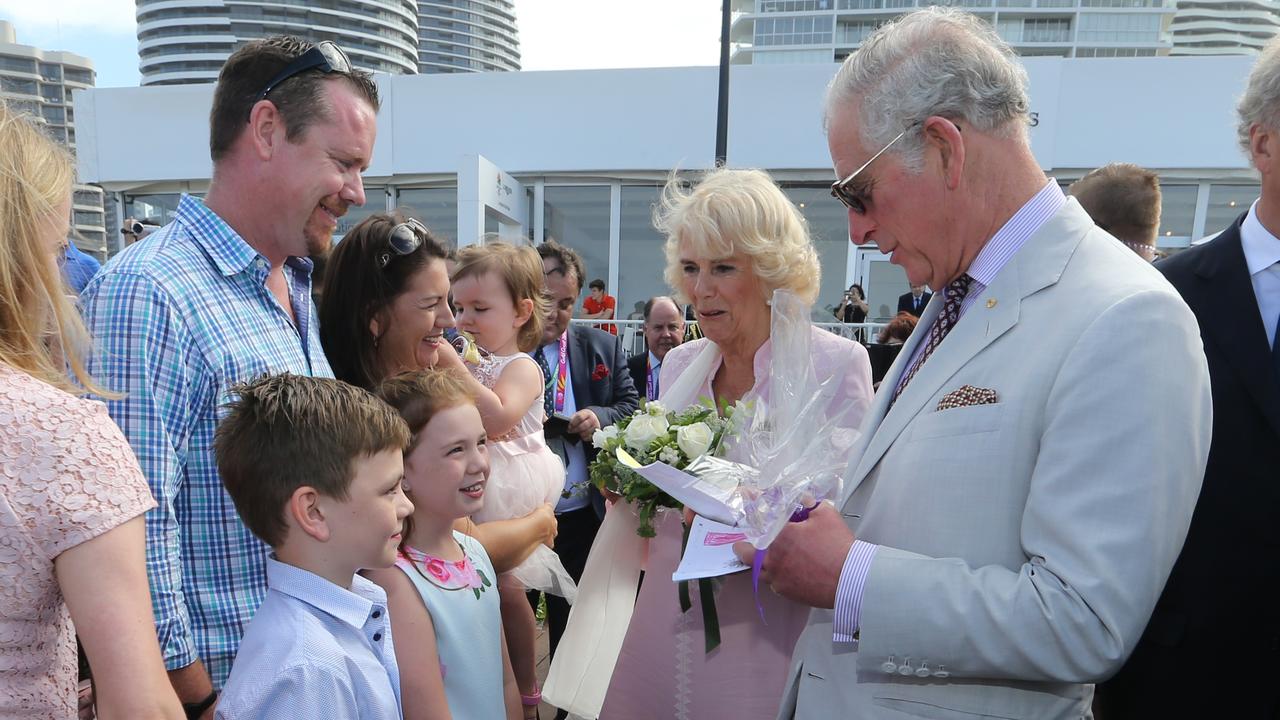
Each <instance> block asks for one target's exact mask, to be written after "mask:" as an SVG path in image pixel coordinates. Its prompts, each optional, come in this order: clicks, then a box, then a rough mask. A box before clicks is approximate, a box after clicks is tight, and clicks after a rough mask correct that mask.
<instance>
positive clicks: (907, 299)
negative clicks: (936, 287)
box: [898, 285, 933, 317]
mask: <svg viewBox="0 0 1280 720" xmlns="http://www.w3.org/2000/svg"><path fill="white" fill-rule="evenodd" d="M931 297H933V293H931V292H929V290H928V288H926V287H925V286H924V285H912V286H911V292H909V293H903V294H901V295H899V296H898V312H909V313H911V314H912V315H915V316H916V317H920V313H923V312H924V306H925V305H928V304H929V298H931Z"/></svg>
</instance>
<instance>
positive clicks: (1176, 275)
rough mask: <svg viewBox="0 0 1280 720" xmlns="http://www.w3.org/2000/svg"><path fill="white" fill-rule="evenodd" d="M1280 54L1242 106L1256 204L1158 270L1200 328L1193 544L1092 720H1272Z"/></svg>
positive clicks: (1279, 654)
mask: <svg viewBox="0 0 1280 720" xmlns="http://www.w3.org/2000/svg"><path fill="white" fill-rule="evenodd" d="M1276 87H1280V42H1277V41H1272V42H1271V43H1270V44H1269V45H1268V46H1267V48H1266V49H1265V50H1264V51H1263V53H1262V54H1261V56H1260V57H1259V59H1258V63H1257V64H1256V65H1255V66H1254V69H1253V72H1252V74H1251V75H1250V78H1249V86H1248V88H1247V89H1246V91H1245V94H1244V97H1243V99H1242V100H1241V101H1240V106H1239V114H1240V120H1239V136H1240V137H1239V139H1240V144H1241V146H1242V147H1243V148H1244V150H1245V152H1246V153H1247V154H1248V155H1249V157H1250V160H1251V161H1252V163H1253V165H1254V166H1255V167H1256V168H1257V169H1258V172H1259V173H1261V175H1262V195H1261V197H1259V198H1258V200H1257V202H1255V203H1254V204H1253V206H1252V207H1250V208H1249V211H1248V212H1246V213H1245V214H1244V215H1242V216H1240V218H1238V219H1237V220H1236V221H1235V223H1233V224H1232V225H1231V227H1229V228H1227V229H1226V230H1224V231H1223V232H1222V234H1220V235H1218V237H1216V238H1214V239H1213V240H1211V241H1209V242H1207V243H1205V244H1203V245H1199V246H1197V247H1193V248H1191V249H1189V250H1184V251H1182V252H1180V253H1178V254H1176V255H1174V256H1173V257H1171V258H1169V259H1168V260H1165V261H1163V262H1160V263H1158V264H1157V265H1156V269H1157V270H1159V271H1160V272H1162V273H1164V275H1165V277H1167V278H1168V279H1169V281H1170V282H1171V283H1173V286H1174V287H1175V288H1177V289H1178V292H1180V293H1182V297H1183V299H1185V300H1186V301H1187V304H1188V305H1190V306H1191V310H1192V311H1193V312H1194V313H1195V314H1196V319H1197V320H1199V321H1200V336H1201V338H1202V339H1203V340H1204V350H1205V354H1206V355H1207V356H1208V359H1209V375H1210V377H1211V378H1212V380H1213V441H1212V444H1211V446H1210V448H1209V465H1208V469H1207V470H1206V472H1205V476H1204V487H1203V489H1202V490H1201V491H1200V499H1199V501H1198V502H1197V503H1196V510H1195V515H1194V516H1193V517H1192V520H1191V530H1190V532H1189V533H1188V534H1187V542H1186V545H1185V546H1184V547H1183V549H1182V555H1181V556H1179V558H1178V562H1177V564H1176V565H1174V568H1173V573H1172V574H1171V575H1170V576H1169V582H1168V584H1166V585H1165V588H1164V593H1163V594H1162V595H1161V596H1160V601H1159V602H1158V603H1157V604H1156V609H1155V613H1154V614H1152V616H1151V621H1150V623H1148V625H1147V629H1146V632H1145V633H1143V636H1142V640H1141V641H1140V642H1139V643H1138V647H1137V649H1136V650H1134V652H1133V656H1132V657H1130V658H1129V661H1128V662H1127V663H1126V664H1125V666H1124V668H1123V669H1122V670H1121V671H1120V672H1119V673H1118V674H1117V675H1116V676H1115V677H1114V678H1112V679H1111V680H1110V681H1109V682H1107V683H1104V684H1102V685H1101V686H1099V688H1098V699H1097V703H1096V706H1095V707H1096V709H1097V711H1098V717H1099V718H1100V720H1116V719H1117V718H1122V719H1128V718H1170V717H1239V718H1246V717H1247V718H1264V717H1265V718H1276V717H1280V689H1278V688H1280V686H1277V685H1276V684H1275V683H1274V681H1273V680H1272V678H1274V677H1276V673H1277V671H1280V615H1277V612H1276V603H1275V601H1276V596H1275V590H1276V588H1280V559H1277V556H1276V553H1277V548H1278V547H1280V349H1278V346H1277V343H1278V341H1277V335H1278V334H1280V327H1278V326H1280V239H1278V238H1280V128H1278V127H1276V126H1275V125H1273V124H1272V123H1271V121H1272V119H1274V118H1276V117H1277V114H1276V113H1277V112H1280V94H1277V93H1276V91H1275V90H1274V88H1276Z"/></svg>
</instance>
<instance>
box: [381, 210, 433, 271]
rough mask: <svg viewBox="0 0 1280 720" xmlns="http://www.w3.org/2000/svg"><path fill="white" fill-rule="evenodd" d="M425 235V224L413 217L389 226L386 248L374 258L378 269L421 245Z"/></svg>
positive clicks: (382, 268) (383, 267)
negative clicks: (391, 226) (389, 233)
mask: <svg viewBox="0 0 1280 720" xmlns="http://www.w3.org/2000/svg"><path fill="white" fill-rule="evenodd" d="M425 237H427V226H426V225H423V224H422V223H420V222H418V221H417V220H414V219H413V218H409V219H408V220H406V221H404V222H402V223H400V224H399V225H396V226H395V227H393V228H391V235H390V236H388V237H387V249H386V250H383V251H382V252H380V253H378V256H377V258H375V260H376V261H377V264H378V269H379V270H384V269H386V267H387V265H390V264H391V261H392V260H394V259H396V258H398V257H403V256H405V255H408V254H410V253H412V252H413V251H414V250H417V249H418V248H420V247H422V240H423V238H425Z"/></svg>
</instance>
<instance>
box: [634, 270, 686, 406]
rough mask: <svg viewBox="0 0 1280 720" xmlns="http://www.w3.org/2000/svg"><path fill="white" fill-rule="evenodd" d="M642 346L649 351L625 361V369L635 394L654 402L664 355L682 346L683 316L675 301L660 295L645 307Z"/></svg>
mask: <svg viewBox="0 0 1280 720" xmlns="http://www.w3.org/2000/svg"><path fill="white" fill-rule="evenodd" d="M644 342H645V346H646V347H647V348H648V350H646V351H645V352H642V353H640V354H638V355H636V356H635V357H633V358H631V359H630V360H628V361H627V369H628V370H630V371H631V382H632V384H634V385H635V387H636V392H638V393H642V394H643V397H644V399H646V400H656V399H657V398H658V373H659V372H660V370H661V368H662V361H663V359H664V358H666V357H667V351H669V350H670V349H671V348H673V347H675V346H677V345H679V344H680V343H682V342H684V315H683V314H682V313H681V312H680V306H679V305H677V304H676V301H675V300H672V299H671V298H669V297H667V296H666V295H659V296H657V297H651V298H649V301H648V302H646V303H645V304H644Z"/></svg>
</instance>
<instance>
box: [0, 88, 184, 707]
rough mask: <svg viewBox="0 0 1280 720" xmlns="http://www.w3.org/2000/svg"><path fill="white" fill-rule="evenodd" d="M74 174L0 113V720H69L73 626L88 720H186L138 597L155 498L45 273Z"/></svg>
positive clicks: (82, 339)
mask: <svg viewBox="0 0 1280 720" xmlns="http://www.w3.org/2000/svg"><path fill="white" fill-rule="evenodd" d="M73 176H74V171H73V168H72V164H71V156H70V154H68V153H67V151H66V150H65V149H63V148H62V147H60V146H58V145H55V144H54V142H53V141H52V140H50V139H49V138H47V137H45V136H44V135H43V134H42V133H41V132H40V130H39V129H38V128H37V127H36V126H35V125H34V124H32V122H31V121H30V120H28V119H26V118H24V117H19V116H15V115H14V114H11V113H10V112H9V110H8V109H7V108H6V107H4V105H3V104H0V717H4V718H24V719H25V718H42V719H43V718H50V719H53V718H57V719H58V720H65V719H67V718H74V717H76V714H77V708H76V705H77V702H76V669H77V663H76V641H75V633H76V632H77V631H78V632H79V635H80V640H81V643H82V645H83V646H84V650H85V654H86V655H87V656H88V658H89V664H90V666H91V667H92V669H93V673H94V676H95V685H96V693H97V716H98V717H99V718H102V719H103V720H112V719H113V718H129V720H134V719H149V718H182V717H185V715H184V713H183V710H182V706H181V705H180V704H179V703H178V698H177V696H176V695H174V693H173V690H172V689H171V687H170V685H169V681H168V679H167V678H166V676H165V672H164V664H163V662H162V661H161V659H160V648H159V646H158V645H157V644H156V636H155V629H154V627H153V626H152V619H151V598H150V595H149V593H148V589H147V574H146V567H145V552H144V543H143V519H142V516H143V513H145V512H146V511H147V510H148V509H150V508H152V507H154V506H155V501H154V500H153V499H152V497H151V494H150V492H149V491H148V489H147V484H146V482H145V481H144V480H143V478H142V472H141V470H139V469H138V463H137V461H136V460H135V459H134V456H133V452H132V451H131V450H130V448H129V444H128V443H127V442H126V441H125V439H124V436H123V435H121V433H120V431H119V429H118V428H117V427H116V426H115V425H114V424H113V423H112V422H111V419H110V418H109V417H108V416H107V412H106V408H105V407H104V406H103V405H101V404H100V403H94V402H91V401H89V400H83V399H79V398H77V397H76V394H79V393H81V392H83V390H82V389H81V388H78V387H77V386H76V385H75V384H74V382H73V381H72V380H70V379H68V377H67V372H66V371H67V370H68V369H69V370H70V372H71V375H73V376H74V377H75V380H76V381H78V382H79V383H80V385H81V386H83V388H85V389H89V390H92V391H95V392H97V391H99V388H98V387H97V386H96V385H95V384H94V382H93V380H92V379H91V378H90V377H88V375H87V374H86V372H85V370H84V366H83V365H82V364H81V352H82V351H83V350H84V349H85V346H86V343H87V337H86V335H85V330H84V327H83V326H82V325H81V323H80V319H79V317H78V315H77V314H76V310H75V307H74V305H73V304H72V301H71V300H70V299H69V298H68V297H67V293H68V290H67V289H66V287H65V285H64V283H63V280H62V276H61V274H60V272H59V270H58V266H57V263H56V254H57V253H58V252H59V251H60V250H61V243H62V241H63V239H64V238H65V237H66V236H67V231H68V218H69V217H70V214H71V183H72V180H73ZM73 620H74V621H75V626H74V628H73V626H72V621H73Z"/></svg>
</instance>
